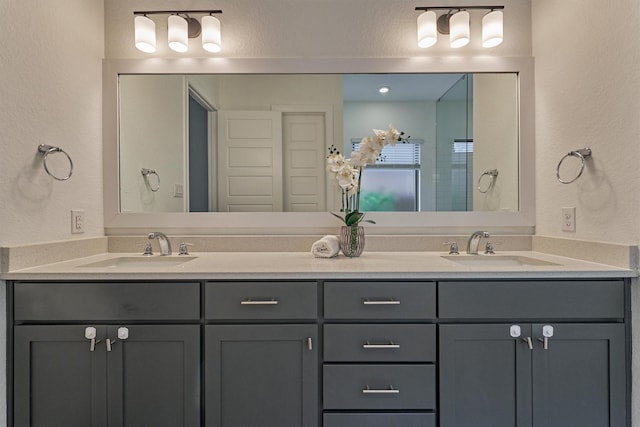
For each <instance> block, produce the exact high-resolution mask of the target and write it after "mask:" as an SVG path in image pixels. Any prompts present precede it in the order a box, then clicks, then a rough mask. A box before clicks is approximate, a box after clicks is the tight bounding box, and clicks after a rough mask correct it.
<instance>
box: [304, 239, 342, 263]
mask: <svg viewBox="0 0 640 427" xmlns="http://www.w3.org/2000/svg"><path fill="white" fill-rule="evenodd" d="M338 252H340V241H339V240H338V238H337V237H336V236H331V235H327V236H324V237H323V238H322V239H320V240H318V241H317V242H315V243H314V244H313V245H312V246H311V253H312V254H313V256H314V257H316V258H333V257H334V256H336V255H338Z"/></svg>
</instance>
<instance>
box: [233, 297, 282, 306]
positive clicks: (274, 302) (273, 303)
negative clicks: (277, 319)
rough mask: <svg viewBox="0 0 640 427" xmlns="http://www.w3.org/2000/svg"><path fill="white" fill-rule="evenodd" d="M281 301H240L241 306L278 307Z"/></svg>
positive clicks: (272, 299)
mask: <svg viewBox="0 0 640 427" xmlns="http://www.w3.org/2000/svg"><path fill="white" fill-rule="evenodd" d="M279 303H280V301H278V300H277V299H274V298H271V299H245V300H242V301H240V305H278V304H279Z"/></svg>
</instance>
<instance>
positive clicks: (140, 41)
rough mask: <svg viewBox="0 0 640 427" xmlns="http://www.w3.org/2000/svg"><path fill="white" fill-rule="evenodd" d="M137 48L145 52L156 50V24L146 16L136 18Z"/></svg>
mask: <svg viewBox="0 0 640 427" xmlns="http://www.w3.org/2000/svg"><path fill="white" fill-rule="evenodd" d="M134 32H135V40H136V48H137V49H138V50H141V51H142V52H145V53H153V52H155V51H156V24H155V22H153V21H152V20H151V19H149V18H147V17H146V16H142V15H138V16H136V17H135V18H134Z"/></svg>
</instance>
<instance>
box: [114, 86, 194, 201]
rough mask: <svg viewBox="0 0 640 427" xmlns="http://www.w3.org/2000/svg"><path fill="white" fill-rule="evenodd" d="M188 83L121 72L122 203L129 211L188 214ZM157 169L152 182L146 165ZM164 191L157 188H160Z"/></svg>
mask: <svg viewBox="0 0 640 427" xmlns="http://www.w3.org/2000/svg"><path fill="white" fill-rule="evenodd" d="M187 102H188V95H187V81H186V78H185V77H184V76H176V75H158V76H138V75H133V76H120V138H121V139H120V189H121V191H120V195H121V198H120V203H121V205H120V206H121V209H122V211H123V212H185V210H186V205H185V204H186V194H184V196H185V197H174V191H175V190H174V186H175V185H182V186H183V191H184V193H186V192H187V185H186V175H185V151H186V150H187V135H188V129H187V127H188V117H187ZM143 168H144V169H151V170H153V171H155V172H156V173H157V175H158V177H159V179H160V183H159V185H158V180H157V178H158V177H156V176H153V175H150V176H149V177H148V185H147V182H145V179H144V178H143V176H142V173H141V170H142V169H143ZM158 186H159V188H158V191H155V192H154V191H152V190H151V189H152V188H153V189H156V188H157V187H158Z"/></svg>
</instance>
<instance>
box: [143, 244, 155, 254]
mask: <svg viewBox="0 0 640 427" xmlns="http://www.w3.org/2000/svg"><path fill="white" fill-rule="evenodd" d="M142 255H146V256H151V255H153V250H152V249H151V242H147V244H146V245H145V246H144V252H143V253H142Z"/></svg>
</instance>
